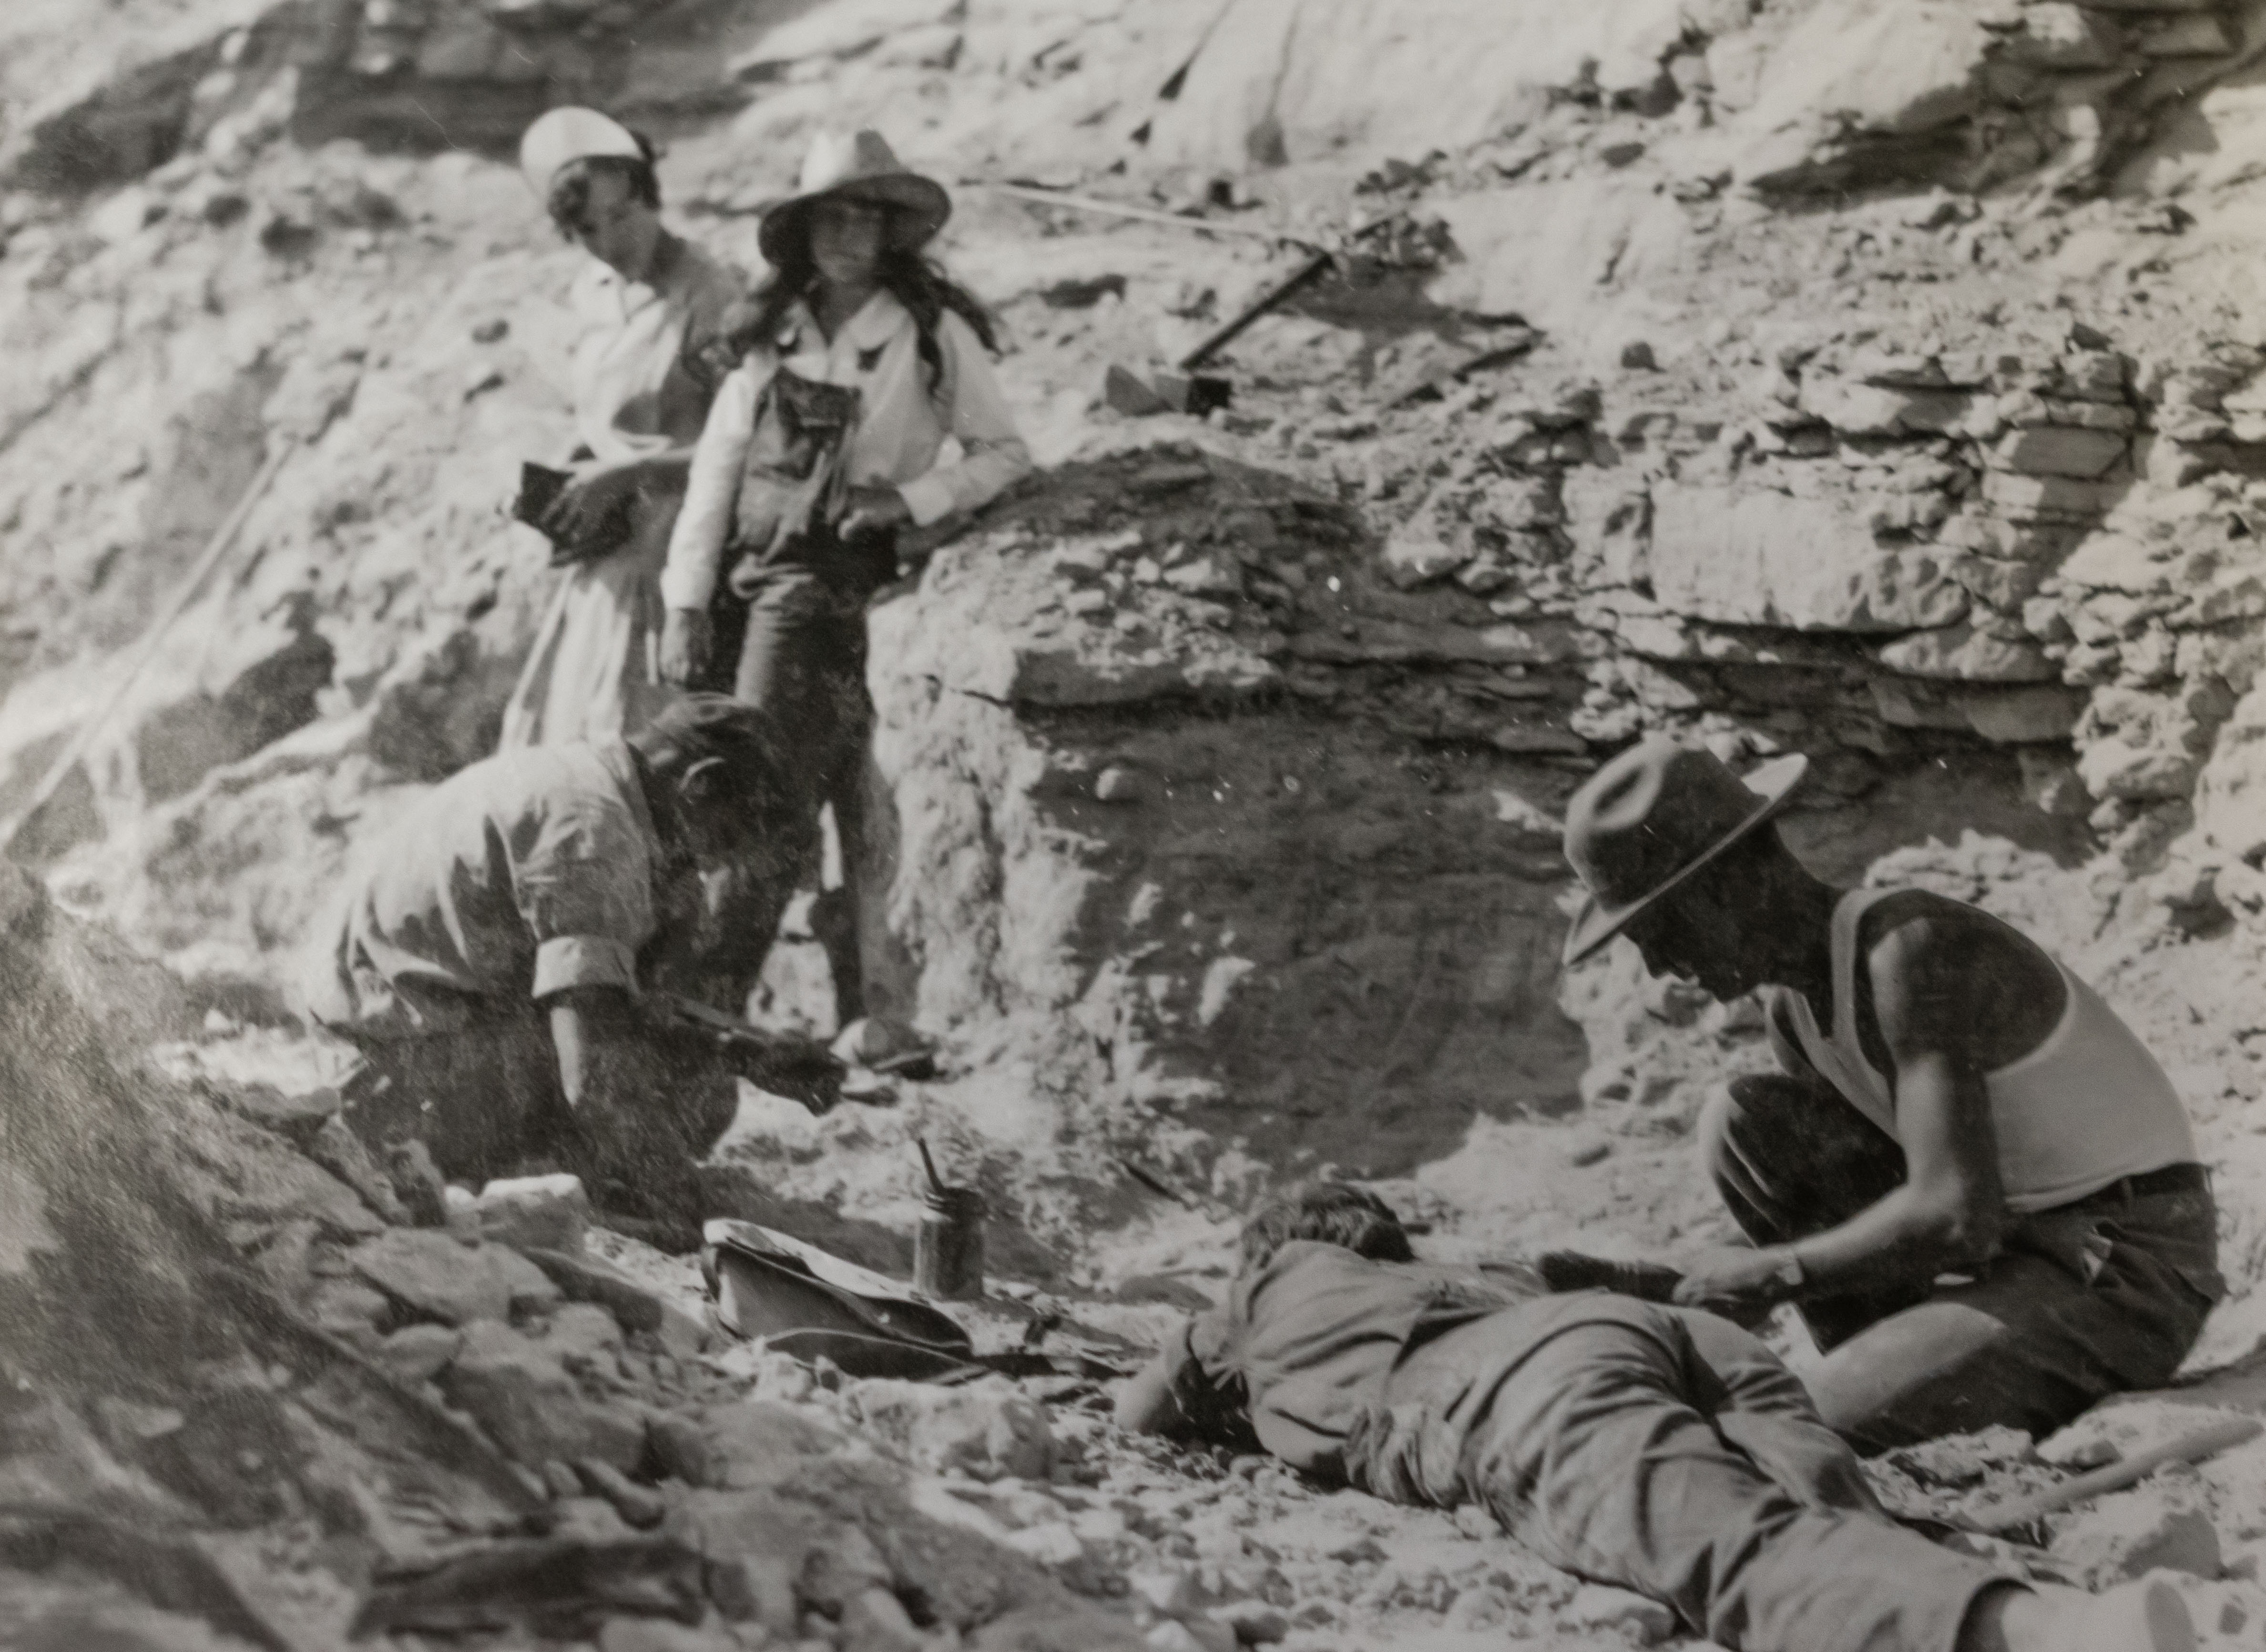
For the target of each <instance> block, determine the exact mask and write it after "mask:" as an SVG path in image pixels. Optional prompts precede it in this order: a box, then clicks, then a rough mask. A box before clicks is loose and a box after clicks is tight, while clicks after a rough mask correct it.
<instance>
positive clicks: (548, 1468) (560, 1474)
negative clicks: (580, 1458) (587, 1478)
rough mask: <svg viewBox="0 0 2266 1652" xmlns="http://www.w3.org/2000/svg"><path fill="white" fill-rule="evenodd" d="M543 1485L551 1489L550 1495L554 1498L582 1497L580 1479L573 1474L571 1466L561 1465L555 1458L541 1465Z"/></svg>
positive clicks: (579, 1476)
mask: <svg viewBox="0 0 2266 1652" xmlns="http://www.w3.org/2000/svg"><path fill="white" fill-rule="evenodd" d="M543 1483H544V1484H545V1485H546V1486H548V1487H550V1488H551V1495H552V1496H553V1497H556V1498H560V1499H564V1498H567V1497H579V1496H581V1495H582V1477H581V1475H580V1474H577V1473H575V1472H574V1466H573V1465H572V1464H569V1463H562V1462H560V1461H559V1459H558V1458H555V1457H554V1458H549V1459H548V1460H547V1461H545V1464H544V1465H543Z"/></svg>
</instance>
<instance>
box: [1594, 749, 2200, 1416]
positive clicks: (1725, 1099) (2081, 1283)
mask: <svg viewBox="0 0 2266 1652" xmlns="http://www.w3.org/2000/svg"><path fill="white" fill-rule="evenodd" d="M1806 766H1807V760H1806V759H1804V758H1802V757H1798V756H1795V757H1781V758H1778V759H1776V760H1773V761H1772V762H1770V763H1766V764H1763V765H1762V766H1761V767H1760V768H1758V769H1757V770H1755V771H1753V772H1752V773H1751V774H1749V775H1748V776H1747V777H1746V778H1745V781H1744V783H1743V784H1742V783H1741V781H1740V780H1739V779H1738V778H1736V777H1734V776H1733V774H1732V773H1731V771H1730V770H1729V768H1727V767H1726V766H1725V765H1724V764H1722V763H1721V761H1720V760H1718V759H1717V758H1716V757H1714V756H1712V755H1710V754H1709V753H1707V752H1706V751H1702V750H1696V749H1687V748H1685V747H1681V746H1678V745H1675V744H1673V743H1671V742H1668V741H1665V740H1651V741H1647V742H1643V743H1642V744H1640V745H1638V746H1636V747H1634V748H1633V749H1630V750H1628V751H1626V752H1623V753H1622V754H1621V755H1620V756H1619V757H1616V758H1614V759H1613V760H1612V762H1611V763H1609V764H1606V765H1605V766H1604V768H1603V769H1601V770H1599V771H1597V774H1595V775H1594V776H1592V777H1591V778H1590V780H1589V781H1588V782H1587V783H1586V784H1585V785H1584V786H1583V787H1582V789H1581V790H1580V791H1579V792H1577V793H1575V795H1574V797H1573V798H1572V799H1571V800H1570V801H1569V802H1568V806H1567V811H1566V855H1567V859H1568V860H1569V861H1570V862H1571V863H1572V864H1573V866H1574V869H1575V872H1577V873H1578V874H1580V875H1581V878H1582V881H1583V883H1584V884H1585V885H1587V886H1588V888H1589V890H1590V899H1589V901H1588V903H1587V904H1586V905H1585V906H1584V907H1583V910H1582V911H1581V912H1580V913H1579V915H1578V916H1577V917H1575V922H1574V926H1573V930H1572V932H1571V934H1570V935H1569V937H1568V941H1567V946H1566V958H1567V961H1568V963H1572V962H1575V961H1579V960H1581V959H1583V958H1585V957H1587V956H1589V955H1590V954H1592V953H1594V952H1596V951H1597V950H1598V949H1599V948H1600V947H1604V946H1605V945H1606V944H1607V943H1608V942H1609V941H1610V940H1611V939H1612V938H1613V937H1614V936H1615V935H1626V937H1627V938H1628V939H1630V940H1631V941H1632V942H1633V943H1634V945H1635V946H1636V947H1637V949H1638V951H1639V952H1640V953H1641V954H1643V958H1644V963H1645V967H1646V969H1648V970H1650V971H1651V972H1652V973H1653V974H1654V975H1655V976H1663V975H1669V976H1683V977H1685V978H1687V979H1690V980H1692V981H1694V982H1697V983H1698V984H1699V985H1700V989H1701V990H1703V991H1705V992H1707V994H1708V995H1709V996H1710V997H1712V998H1716V999H1718V1000H1720V1001H1722V1002H1726V1003H1728V1002H1729V1001H1731V1000H1733V999H1736V998H1741V997H1743V996H1744V995H1745V994H1747V993H1750V992H1756V991H1760V992H1761V993H1762V994H1763V995H1764V1003H1765V1012H1766V1016H1767V1024H1768V1027H1769V1032H1770V1040H1771V1045H1772V1049H1773V1051H1774V1053H1775V1054H1776V1056H1777V1057H1778V1061H1779V1064H1780V1067H1781V1069H1782V1071H1780V1072H1778V1073H1774V1074H1767V1075H1755V1076H1749V1077H1743V1078H1735V1079H1733V1080H1732V1081H1731V1083H1730V1085H1729V1088H1728V1090H1726V1091H1725V1092H1723V1093H1719V1094H1718V1095H1717V1096H1715V1097H1714V1100H1712V1101H1711V1102H1710V1104H1709V1105H1708V1107H1707V1109H1706V1111H1705V1112H1704V1113H1703V1114H1702V1115H1701V1118H1700V1127H1699V1136H1700V1147H1701V1151H1702V1152H1703V1154H1704V1156H1705V1159H1706V1163H1707V1168H1708V1171H1709V1173H1710V1174H1711V1176H1712V1177H1713V1179H1714V1183H1715V1186H1716V1188H1717V1189H1718V1191H1719V1192H1720V1193H1721V1196H1722V1199H1723V1202H1724V1203H1725V1204H1726V1205H1727V1206H1729V1210H1730V1213H1731V1216H1732V1217H1733V1218H1734V1219H1735V1220H1736V1222H1737V1224H1738V1225H1739V1227H1740V1229H1741V1231H1742V1232H1743V1233H1744V1234H1745V1235H1746V1237H1747V1238H1748V1239H1751V1241H1752V1242H1753V1246H1754V1248H1751V1249H1749V1248H1729V1247H1726V1248H1721V1249H1717V1250H1714V1251H1711V1252H1709V1253H1707V1254H1703V1255H1701V1256H1700V1257H1699V1258H1698V1259H1697V1260H1696V1261H1693V1262H1692V1263H1691V1264H1690V1265H1689V1266H1688V1267H1687V1268H1686V1269H1685V1274H1684V1277H1683V1279H1682V1281H1681V1282H1680V1283H1678V1284H1677V1285H1676V1287H1675V1290H1674V1297H1675V1300H1676V1301H1678V1302H1680V1303H1684V1304H1686V1305H1693V1306H1700V1307H1709V1308H1714V1309H1717V1310H1719V1311H1721V1312H1724V1313H1726V1314H1729V1315H1732V1316H1742V1315H1744V1316H1750V1317H1751V1316H1752V1315H1754V1314H1756V1313H1758V1312H1767V1310H1768V1309H1769V1308H1770V1307H1771V1306H1772V1305H1775V1304H1777V1303H1780V1302H1788V1301H1790V1302H1793V1303H1795V1304H1797V1305H1798V1306H1799V1311H1800V1312H1801V1314H1802V1319H1803V1320H1804V1321H1805V1322H1806V1323H1807V1324H1808V1326H1809V1331H1810V1334H1812V1336H1813V1337H1815V1339H1816V1342H1817V1344H1818V1346H1819V1348H1820V1349H1824V1350H1825V1351H1826V1357H1825V1359H1824V1362H1823V1363H1822V1364H1821V1365H1820V1366H1819V1367H1818V1368H1817V1369H1816V1371H1813V1372H1810V1373H1808V1374H1807V1378H1806V1379H1807V1381H1808V1383H1809V1392H1810V1394H1811V1396H1812V1398H1813V1399H1814V1400H1816V1404H1817V1408H1818V1410H1819V1412H1820V1414H1823V1416H1824V1419H1825V1421H1826V1422H1827V1423H1828V1424H1829V1425H1831V1427H1832V1428H1833V1429H1835V1430H1836V1431H1837V1432H1838V1433H1839V1434H1841V1435H1842V1436H1844V1437H1845V1438H1846V1439H1848V1440H1850V1441H1851V1442H1852V1443H1853V1444H1855V1445H1856V1446H1857V1447H1858V1448H1859V1449H1860V1451H1868V1452H1871V1451H1885V1450H1888V1449H1890V1448H1891V1447H1894V1446H1898V1445H1906V1444H1912V1443H1914V1442H1917V1441H1919V1440H1925V1439H1932V1438H1934V1437H1937V1436H1941V1435H1946V1434H1958V1433H1964V1432H1968V1431H1970V1430H1973V1429H1984V1428H1988V1427H1990V1426H1992V1424H1994V1423H2003V1424H2006V1425H2007V1426H2010V1427H2013V1428H2017V1429H2024V1430H2026V1431H2028V1433H2030V1434H2032V1435H2034V1436H2039V1437H2043V1436H2045V1435H2047V1434H2050V1433H2051V1432H2052V1431H2053V1430H2054V1429H2058V1428H2060V1427H2061V1426H2062V1425H2063V1424H2065V1423H2066V1422H2070V1421H2071V1420H2072V1418H2074V1417H2076V1416H2077V1415H2078V1414H2080V1412H2082V1411H2084V1410H2085V1409H2086V1408H2087V1407H2089V1406H2091V1405H2092V1404H2093V1403H2094V1401H2095V1400H2100V1399H2101V1398H2102V1397H2103V1396H2104V1395H2107V1394H2109V1393H2117V1392H2120V1391H2129V1390H2132V1389H2141V1388H2153V1387H2157V1386H2160V1385H2162V1384H2164V1383H2165V1382H2167V1381H2168V1380H2169V1379H2170V1378H2171V1377H2172V1374H2173V1373H2174V1372H2175V1371H2176V1370H2177V1369H2178V1368H2179V1363H2180V1362H2181V1360H2182V1358H2184V1357H2185V1356H2186V1355H2187V1352H2188V1350H2189V1349H2190V1348H2192V1347H2193V1346H2194V1345H2195V1341H2196V1338H2197V1336H2198V1335H2199V1334H2201V1332H2202V1329H2203V1324H2204V1317H2205V1316H2206V1315H2207V1314H2208V1313H2209V1312H2210V1311H2211V1305H2212V1304H2213V1303H2215V1302H2217V1301H2218V1298H2219V1297H2221V1296H2222V1295H2224V1294H2225V1291H2226V1285H2225V1283H2224V1281H2222V1280H2221V1278H2220V1276H2219V1273H2218V1211H2217V1210H2216V1208H2215V1206H2214V1204H2213V1202H2212V1199H2211V1182H2210V1178H2209V1176H2208V1174H2207V1173H2205V1171H2204V1167H2203V1166H2201V1165H2199V1164H2197V1162H2196V1144H2195V1136H2194V1132H2193V1130H2192V1129H2191V1128H2190V1127H2189V1121H2188V1114H2187V1109H2186V1108H2185V1107H2183V1106H2182V1103H2181V1100H2180V1097H2179V1094H2178V1093H2177V1092H2176V1091H2175V1089H2174V1088H2173V1087H2172V1084H2171V1081H2170V1080H2169V1079H2168V1078H2167V1077H2166V1076H2165V1074H2164V1071H2163V1069H2162V1068H2161V1067H2160V1066H2159V1065H2158V1064H2157V1063H2156V1060H2155V1057H2154V1056H2152V1055H2150V1054H2149V1052H2148V1050H2147V1049H2146V1047H2145V1045H2143V1044H2142V1043H2141V1042H2140V1041H2139V1039H2138V1037H2136V1036H2135V1035H2134V1034H2133V1033H2132V1031H2131V1028H2130V1027H2126V1026H2125V1025H2124V1023H2123V1021H2122V1020H2118V1019H2117V1017H2116V1013H2115V1012H2113V1011H2111V1010H2110V1009H2109V1006H2108V1005H2106V1004H2104V1003H2102V1000H2101V998H2100V996H2099V995H2098V994H2097V993H2095V992H2094V990H2093V989H2092V988H2091V987H2090V986H2088V985H2087V984H2086V983H2084V982H2083V981H2080V979H2079V978H2078V977H2077V976H2075V975H2074V974H2072V972H2071V970H2070V969H2068V967H2067V966H2066V965H2065V964H2063V963H2061V962H2060V961H2058V960H2057V959H2056V958H2054V957H2053V956H2052V955H2051V954H2049V953H2047V952H2046V951H2045V950H2044V949H2043V948H2042V947H2039V946H2038V945H2037V943H2036V942H2035V941H2033V940H2031V939H2029V938H2028V937H2027V936H2025V935H2023V934H2022V933H2021V932H2020V931H2018V930H2016V929H2014V927H2013V926H2011V925H2007V924H2006V923H2004V922H2002V921H2001V920H1999V919H1998V918H1996V917H1992V916H1991V915H1990V914H1988V913H1986V912H1984V911H1981V910H1977V908H1975V907H1971V906H1969V905H1966V904H1964V903H1961V902H1958V901H1954V900H1950V899H1948V898H1947V897H1945V896H1943V895H1935V894H1932V893H1930V892H1928V891H1926V890H1922V889H1910V888H1902V889H1899V888H1879V889H1856V890H1843V889H1837V888H1832V887H1831V886H1830V885H1828V884H1825V883H1824V882H1821V881H1819V880H1818V879H1817V878H1816V877H1815V876H1814V875H1812V874H1811V873H1810V872H1809V869H1808V868H1807V867H1805V866H1803V865H1802V862H1801V861H1799V860H1798V859H1795V856H1794V854H1793V853H1792V852H1790V851H1789V850H1788V849H1787V846H1786V844H1785V843H1784V842H1783V841H1782V840H1781V839H1780V836H1779V831H1778V828H1777V827H1776V826H1775V825H1774V824H1773V823H1772V822H1773V819H1774V817H1775V816H1776V815H1777V814H1778V813H1779V811H1780V810H1781V809H1783V808H1785V807H1786V806H1787V803H1789V802H1790V801H1791V800H1793V799H1794V797H1795V792H1796V788H1797V786H1799V784H1800V781H1801V778H1802V772H1803V771H1804V769H1805V767H1806Z"/></svg>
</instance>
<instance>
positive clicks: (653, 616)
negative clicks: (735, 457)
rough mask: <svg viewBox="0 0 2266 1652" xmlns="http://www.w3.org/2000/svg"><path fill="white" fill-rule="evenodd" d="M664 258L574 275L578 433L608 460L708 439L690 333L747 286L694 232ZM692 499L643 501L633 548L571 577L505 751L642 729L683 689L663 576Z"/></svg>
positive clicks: (512, 706)
mask: <svg viewBox="0 0 2266 1652" xmlns="http://www.w3.org/2000/svg"><path fill="white" fill-rule="evenodd" d="M660 256H661V260H662V267H661V270H660V272H659V274H658V275H657V276H656V278H655V280H654V281H653V282H652V283H651V284H648V283H647V282H644V281H624V280H623V279H622V278H621V276H619V275H618V274H616V273H615V272H614V271H613V270H611V269H610V268H609V267H606V266H605V265H604V264H602V263H600V262H598V261H597V260H596V259H592V260H591V261H590V267H589V269H588V270H586V271H585V272H584V273H583V274H582V275H581V278H580V279H578V280H577V281H576V282H575V284H574V313H575V317H576V318H577V320H578V321H579V322H580V323H581V332H580V334H579V336H578V337H577V339H576V340H575V344H574V359H573V383H574V425H575V433H576V435H577V436H578V437H579V439H580V441H581V445H582V446H584V447H586V448H588V450H590V454H591V456H592V457H595V458H596V459H597V460H599V461H600V462H601V463H605V464H615V463H618V462H620V461H623V460H625V459H633V458H636V457H640V455H644V454H650V453H659V452H662V451H665V450H668V449H669V448H675V447H684V446H689V445H690V444H691V443H692V442H695V441H696V440H698V437H699V435H700V430H701V427H702V425H703V424H704V423H705V420H706V419H707V415H708V404H709V401H710V399H711V392H710V391H708V390H707V389H706V388H705V387H704V386H703V385H702V384H700V382H699V381H698V379H697V378H695V377H694V376H692V375H691V373H689V372H688V371H687V370H686V369H685V367H684V364H683V361H682V359H681V357H682V355H683V347H684V340H685V337H686V334H687V333H688V332H695V333H696V336H698V334H699V333H705V332H708V331H712V330H713V328H714V326H715V325H716V323H717V320H718V318H719V317H720V315H721V313H722V311H724V310H725V308H726V307H727V306H728V305H729V304H730V303H732V302H733V301H734V300H735V299H736V298H738V297H739V296H741V294H742V292H743V291H744V283H743V281H742V279H741V277H740V275H739V274H738V272H736V271H735V270H733V269H731V268H730V267H728V266H726V265H723V264H720V263H718V262H717V261H716V260H714V259H711V258H710V257H709V256H708V255H707V254H706V253H705V252H702V251H701V250H700V249H699V248H698V247H697V246H694V245H692V244H691V242H689V241H684V240H680V239H678V238H676V237H674V236H668V237H666V238H665V239H664V241H663V244H662V251H661V255H660ZM683 497H684V496H683V493H682V491H681V490H672V491H669V492H667V493H647V494H645V495H643V496H641V497H640V498H639V499H638V500H637V501H635V502H634V504H633V505H632V514H631V519H630V522H631V531H630V537H629V538H628V540H627V541H626V542H625V544H624V545H621V546H620V547H619V548H618V549H617V550H615V551H614V552H611V553H610V554H609V555H606V556H603V557H600V558H597V559H595V560H592V561H588V562H579V563H576V564H575V565H574V566H573V567H569V568H567V569H566V570H565V571H564V572H563V573H562V574H560V576H559V589H558V592H557V594H556V595H555V596H553V597H552V602H551V606H550V608H549V610H547V611H546V612H545V615H544V618H543V625H542V627H541V629H540V630H539V631H538V632H537V633H536V640H535V650H534V652H533V653H532V654H530V655H529V656H528V660H527V664H526V666H525V668H524V669H523V670H522V671H521V673H520V677H519V683H518V684H517V686H516V687H515V688H514V689H513V690H512V695H511V700H510V703H509V704H508V705H507V706H506V707H505V709H504V719H503V734H502V737H501V740H500V741H499V742H498V744H499V746H500V747H501V748H505V749H508V748H510V747H514V746H545V745H559V744H561V743H563V742H567V741H573V740H608V739H616V738H619V737H621V736H623V735H633V734H635V733H637V731H638V730H639V729H640V728H642V727H645V725H646V724H647V722H648V721H650V720H652V718H653V716H654V713H656V712H658V711H659V710H660V709H661V708H662V706H663V705H667V704H668V703H669V700H670V699H671V698H674V697H675V695H676V690H674V689H672V688H671V687H669V684H667V683H664V682H663V681H662V676H661V629H662V620H663V619H664V618H666V610H665V609H664V608H663V606H662V600H661V571H662V565H663V564H664V563H665V562H666V560H667V559H668V555H669V530H670V529H671V528H672V527H673V526H674V525H675V523H676V513H677V508H678V507H679V506H680V505H681V504H682V503H683Z"/></svg>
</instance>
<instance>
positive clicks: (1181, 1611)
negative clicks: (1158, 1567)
mask: <svg viewBox="0 0 2266 1652" xmlns="http://www.w3.org/2000/svg"><path fill="white" fill-rule="evenodd" d="M1125 1586H1126V1588H1127V1590H1129V1591H1130V1592H1131V1594H1132V1596H1133V1597H1134V1598H1135V1599H1136V1600H1138V1601H1140V1602H1141V1603H1143V1604H1144V1605H1146V1606H1147V1607H1148V1608H1149V1610H1150V1611H1151V1612H1155V1613H1156V1614H1157V1615H1158V1616H1159V1617H1160V1618H1181V1617H1186V1616H1187V1615H1188V1613H1189V1612H1194V1611H1195V1609H1196V1606H1197V1604H1199V1590H1197V1587H1196V1575H1195V1573H1194V1572H1192V1571H1188V1570H1187V1569H1186V1568H1173V1570H1170V1571H1164V1572H1132V1573H1129V1574H1127V1575H1126V1579H1125Z"/></svg>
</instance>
